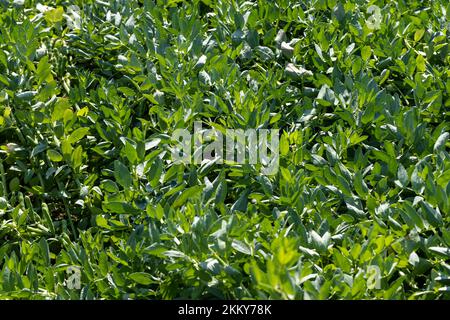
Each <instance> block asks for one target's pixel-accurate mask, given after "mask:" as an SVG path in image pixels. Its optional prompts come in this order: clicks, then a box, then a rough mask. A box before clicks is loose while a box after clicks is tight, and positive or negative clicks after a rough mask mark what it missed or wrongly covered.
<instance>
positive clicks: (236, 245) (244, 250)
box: [231, 239, 252, 255]
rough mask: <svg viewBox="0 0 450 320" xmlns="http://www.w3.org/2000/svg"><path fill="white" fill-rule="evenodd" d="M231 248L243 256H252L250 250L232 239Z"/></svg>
mask: <svg viewBox="0 0 450 320" xmlns="http://www.w3.org/2000/svg"><path fill="white" fill-rule="evenodd" d="M231 246H232V247H233V248H234V249H235V250H236V251H239V252H241V253H243V254H247V255H251V254H252V250H251V249H250V247H249V246H248V245H247V244H245V243H244V242H242V241H239V240H236V239H233V242H232V243H231Z"/></svg>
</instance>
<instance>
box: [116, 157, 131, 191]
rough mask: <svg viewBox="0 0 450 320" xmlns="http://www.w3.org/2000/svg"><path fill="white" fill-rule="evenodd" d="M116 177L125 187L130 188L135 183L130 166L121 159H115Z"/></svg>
mask: <svg viewBox="0 0 450 320" xmlns="http://www.w3.org/2000/svg"><path fill="white" fill-rule="evenodd" d="M114 178H116V181H117V183H118V184H120V185H121V186H122V187H123V188H125V189H129V188H131V186H132V184H133V179H132V177H131V173H130V171H129V170H128V168H127V167H126V166H125V165H124V164H123V163H122V162H120V161H119V160H115V161H114Z"/></svg>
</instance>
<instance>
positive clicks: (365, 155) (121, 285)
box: [0, 0, 450, 299]
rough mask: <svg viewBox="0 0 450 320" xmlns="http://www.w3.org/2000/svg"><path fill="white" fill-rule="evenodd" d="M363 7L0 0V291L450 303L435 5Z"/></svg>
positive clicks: (444, 56) (444, 18)
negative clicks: (250, 141) (236, 156)
mask: <svg viewBox="0 0 450 320" xmlns="http://www.w3.org/2000/svg"><path fill="white" fill-rule="evenodd" d="M370 4H375V5H377V6H378V7H379V8H380V9H381V10H380V14H381V23H380V27H379V28H375V27H373V26H374V25H376V23H374V21H372V20H370V23H369V22H367V21H368V19H375V18H376V17H375V16H372V17H371V11H370V12H368V8H369V5H368V3H367V2H366V1H362V0H350V1H345V2H344V1H337V0H330V1H322V0H319V1H290V0H281V1H260V0H254V1H241V0H239V1H224V0H212V1H197V0H196V1H165V0H164V1H163V0H157V1H150V0H141V1H120V0H114V1H93V0H87V1H79V0H71V1H60V0H56V1H53V2H50V1H45V0H43V1H40V2H38V1H35V0H25V1H24V2H23V3H22V2H21V1H8V0H6V1H5V0H3V1H1V0H0V174H1V179H0V239H1V241H0V270H1V272H0V273H1V277H0V298H2V299H25V298H26V299H128V298H131V299H172V298H189V299H199V298H202V299H209V298H231V299H243V298H256V299H448V298H449V297H450V296H449V292H450V290H449V283H450V281H449V278H450V265H449V264H448V262H449V257H450V252H449V250H450V249H449V248H450V217H449V213H450V154H449V150H450V149H449V148H450V143H449V132H450V122H449V120H450V98H449V91H450V68H449V62H450V56H449V44H448V43H449V35H448V34H447V33H449V32H450V29H449V25H448V21H449V18H450V17H449V14H450V5H449V4H448V2H446V1H443V0H439V1H395V2H394V1H371V2H370ZM71 5H77V6H78V7H79V8H80V10H79V11H77V10H76V7H71ZM46 6H48V7H46ZM374 14H375V13H374ZM375 22H376V21H375ZM194 121H202V122H203V123H204V124H205V127H206V125H209V126H211V127H215V128H217V129H219V130H220V129H223V128H233V129H248V128H260V127H268V128H269V127H270V128H274V129H279V130H280V168H279V170H278V173H277V174H276V175H274V176H260V173H259V172H260V170H259V167H258V165H240V166H238V165H233V166H230V165H219V164H214V163H211V162H205V163H202V164H198V165H194V164H193V165H183V164H177V163H174V162H173V161H172V160H171V157H170V150H171V146H172V143H173V142H172V141H171V139H170V137H171V134H172V132H173V131H174V130H176V129H178V128H186V129H188V130H190V131H192V130H193V122H194ZM70 267H77V268H79V270H80V275H81V279H80V283H81V288H80V289H77V288H71V287H70V286H68V283H69V279H68V278H69V277H70V276H71V274H70ZM374 270H375V271H376V270H379V272H380V275H379V276H380V277H379V279H378V280H379V281H378V280H377V278H376V277H377V276H378V275H377V274H375V273H373V272H374Z"/></svg>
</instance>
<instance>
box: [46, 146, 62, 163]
mask: <svg viewBox="0 0 450 320" xmlns="http://www.w3.org/2000/svg"><path fill="white" fill-rule="evenodd" d="M47 157H48V158H49V159H50V161H53V162H60V161H62V160H63V156H62V155H61V153H59V152H58V151H56V150H54V149H48V150H47Z"/></svg>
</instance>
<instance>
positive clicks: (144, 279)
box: [129, 272, 156, 286]
mask: <svg viewBox="0 0 450 320" xmlns="http://www.w3.org/2000/svg"><path fill="white" fill-rule="evenodd" d="M129 277H130V279H131V280H133V281H134V282H136V283H138V284H142V285H145V286H146V285H149V284H152V283H156V281H155V280H153V278H152V276H151V275H150V274H149V273H146V272H133V273H132V274H130V275H129Z"/></svg>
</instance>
